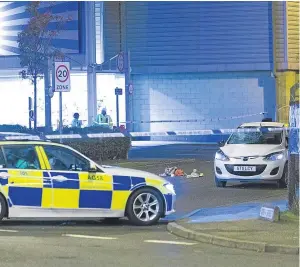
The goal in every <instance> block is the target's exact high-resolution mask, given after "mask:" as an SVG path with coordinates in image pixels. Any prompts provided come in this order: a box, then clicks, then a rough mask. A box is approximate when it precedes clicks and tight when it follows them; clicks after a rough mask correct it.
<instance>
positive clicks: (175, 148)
mask: <svg viewBox="0 0 300 267" xmlns="http://www.w3.org/2000/svg"><path fill="white" fill-rule="evenodd" d="M139 143H141V144H142V145H140V144H139ZM157 143H160V144H164V145H155V144H157ZM135 144H136V146H133V147H132V149H131V150H130V152H129V158H130V159H152V158H162V159H183V158H185V159H186V158H196V159H201V160H212V159H213V157H214V154H215V152H216V151H217V149H218V147H217V146H216V145H197V144H189V143H187V144H176V143H172V144H170V145H168V144H167V142H135ZM153 144H154V145H153Z"/></svg>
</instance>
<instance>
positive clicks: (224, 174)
mask: <svg viewBox="0 0 300 267" xmlns="http://www.w3.org/2000/svg"><path fill="white" fill-rule="evenodd" d="M287 136H288V135H287V132H286V130H285V128H284V124H282V123H278V122H253V123H245V124H242V125H241V126H240V127H238V131H235V132H234V133H232V134H231V136H230V137H229V139H228V140H227V141H226V142H224V143H222V144H221V145H220V149H219V150H218V151H217V152H216V155H215V160H214V172H215V183H216V186H217V187H225V186H226V184H227V183H228V182H244V183H246V182H263V181H272V182H276V183H277V184H278V186H279V187H286V184H287V163H288V149H287V148H288V137H287Z"/></svg>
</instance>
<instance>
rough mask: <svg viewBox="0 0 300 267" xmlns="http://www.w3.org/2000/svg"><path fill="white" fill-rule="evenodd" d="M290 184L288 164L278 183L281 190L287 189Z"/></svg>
mask: <svg viewBox="0 0 300 267" xmlns="http://www.w3.org/2000/svg"><path fill="white" fill-rule="evenodd" d="M287 184H288V164H287V163H286V164H285V166H284V169H283V173H282V176H281V178H280V180H279V181H278V187H279V188H286V187H287Z"/></svg>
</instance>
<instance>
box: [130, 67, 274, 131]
mask: <svg viewBox="0 0 300 267" xmlns="http://www.w3.org/2000/svg"><path fill="white" fill-rule="evenodd" d="M133 83H134V88H135V89H134V95H133V108H134V118H133V119H134V120H137V121H140V120H186V119H198V120H203V121H202V122H198V123H151V124H146V123H144V124H135V126H134V131H151V132H154V131H168V130H198V129H217V128H227V127H230V128H232V127H234V128H235V127H237V126H238V125H239V124H240V123H242V122H245V121H254V120H259V121H260V120H261V119H262V117H263V116H262V115H257V116H254V117H245V118H243V119H225V120H218V118H219V119H223V118H227V117H231V116H240V115H248V114H253V113H260V112H263V111H268V112H269V114H268V115H267V116H268V117H272V118H274V114H275V111H274V107H275V91H274V82H273V78H271V77H270V76H269V73H267V72H249V73H211V74H202V73H196V74H152V75H133Z"/></svg>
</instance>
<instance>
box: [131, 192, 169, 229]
mask: <svg viewBox="0 0 300 267" xmlns="http://www.w3.org/2000/svg"><path fill="white" fill-rule="evenodd" d="M162 215H163V200H162V196H161V195H160V194H159V193H158V192H157V191H156V190H154V189H151V188H141V189H138V190H137V191H135V192H134V193H133V194H132V195H131V196H130V198H129V200H128V203H127V217H128V219H129V221H130V222H131V223H133V224H135V225H141V226H145V225H153V224H155V223H157V221H158V220H159V219H160V218H161V217H162Z"/></svg>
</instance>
